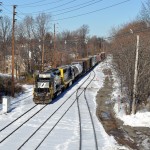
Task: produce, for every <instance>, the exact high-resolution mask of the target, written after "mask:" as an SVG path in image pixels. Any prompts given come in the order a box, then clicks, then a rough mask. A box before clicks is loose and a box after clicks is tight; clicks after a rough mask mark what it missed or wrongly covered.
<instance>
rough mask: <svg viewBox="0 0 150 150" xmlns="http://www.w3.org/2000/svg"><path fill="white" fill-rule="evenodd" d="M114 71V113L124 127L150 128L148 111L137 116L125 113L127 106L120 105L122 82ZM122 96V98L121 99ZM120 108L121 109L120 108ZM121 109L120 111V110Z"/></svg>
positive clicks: (139, 112)
mask: <svg viewBox="0 0 150 150" xmlns="http://www.w3.org/2000/svg"><path fill="white" fill-rule="evenodd" d="M108 61H109V64H111V58H109V60H108ZM112 71H113V79H114V87H113V89H114V91H113V93H112V96H111V99H112V100H115V105H114V111H115V113H116V117H117V118H119V119H120V120H122V121H123V122H124V125H129V126H132V127H148V128H150V112H149V111H147V110H144V111H138V112H137V113H136V114H135V115H134V114H131V115H126V113H125V105H124V104H123V103H119V101H120V97H122V96H123V95H122V94H121V90H120V80H119V78H118V77H117V74H116V73H115V71H114V70H113V69H112ZM119 96H120V97H119ZM119 107H120V108H119ZM118 108H119V109H118Z"/></svg>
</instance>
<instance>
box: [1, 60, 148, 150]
mask: <svg viewBox="0 0 150 150" xmlns="http://www.w3.org/2000/svg"><path fill="white" fill-rule="evenodd" d="M110 61H111V59H108V60H107V61H105V62H102V63H100V64H99V65H98V66H96V67H95V68H94V71H95V72H96V77H95V80H94V81H93V82H92V83H91V84H90V85H89V87H88V91H87V92H86V97H87V99H88V102H89V105H90V111H91V113H92V117H93V120H94V126H95V130H96V136H97V138H98V148H99V150H118V149H127V148H125V147H124V146H119V145H118V144H117V142H116V141H115V139H114V138H113V137H112V136H109V135H108V134H107V133H106V132H105V130H104V128H103V126H102V124H101V123H100V122H99V121H98V119H97V117H96V107H97V106H96V95H97V92H98V90H99V89H100V88H102V86H103V81H104V74H103V72H102V70H103V69H104V68H106V67H110V66H109V63H110ZM108 62H109V63H108ZM87 76H88V75H87ZM87 76H85V77H84V78H83V79H82V80H80V81H79V82H77V83H76V84H75V85H74V86H73V87H72V88H71V89H69V90H67V91H66V92H65V94H62V95H61V96H60V97H59V98H57V99H56V100H55V101H54V102H53V103H51V104H50V105H48V106H46V107H45V108H44V109H43V110H42V111H40V112H39V113H38V114H37V115H36V116H34V117H33V118H32V119H30V120H29V121H28V122H27V123H26V124H25V125H23V126H22V127H20V128H19V129H18V130H17V131H16V132H14V133H13V134H12V135H11V136H10V137H8V139H6V140H5V141H4V142H1V143H0V150H6V149H12V150H13V149H18V147H19V146H20V145H21V144H22V143H23V142H24V141H25V140H26V139H27V138H28V137H29V136H30V135H31V134H32V133H33V132H34V131H35V130H36V129H37V128H38V127H39V126H40V125H41V124H42V123H43V122H44V121H45V120H46V119H47V118H48V116H50V115H51V114H52V113H53V112H54V111H55V110H56V109H57V108H58V107H59V106H60V105H61V104H62V103H63V102H64V101H65V99H67V98H68V97H69V96H70V94H71V93H73V92H74V91H75V89H77V87H79V85H80V84H81V83H82V82H83V81H84V80H85V78H87ZM114 78H115V77H114ZM117 82H118V81H117ZM116 85H117V84H116ZM25 87H26V89H27V92H26V93H24V94H23V95H20V96H19V97H18V98H15V99H12V100H11V104H12V105H11V111H10V112H9V113H3V111H2V109H1V108H2V105H1V104H0V130H1V129H2V128H3V127H5V126H6V125H7V124H9V123H10V122H11V121H13V120H15V119H16V118H17V117H18V116H20V115H21V114H23V113H24V112H25V111H27V110H28V109H29V108H31V107H33V106H34V102H33V100H32V92H33V86H28V85H25ZM118 87H119V86H118ZM115 89H116V91H114V93H113V95H114V96H116V99H117V96H118V95H119V94H120V93H119V89H118V88H117V86H116V88H115ZM75 98H76V97H75V95H74V96H73V97H72V98H70V100H69V101H68V102H67V103H66V105H65V107H62V108H61V109H60V110H58V111H57V113H56V115H55V116H53V117H52V118H51V119H50V120H49V121H47V122H46V124H45V125H44V126H43V127H42V128H41V129H40V131H38V132H37V133H36V134H35V135H34V136H33V137H32V138H31V139H30V140H29V141H28V142H27V143H26V144H25V145H24V147H22V149H25V150H26V149H28V150H33V149H35V148H36V146H37V145H38V144H39V143H40V141H41V140H42V138H44V137H45V135H46V134H47V133H48V132H49V131H50V130H51V128H52V127H53V126H54V125H55V124H56V122H57V120H58V118H60V117H61V116H62V115H63V113H64V112H65V110H66V109H67V108H68V106H70V105H71V103H72V102H73V101H74V99H75ZM113 98H114V97H113ZM42 107H43V105H39V106H38V107H35V108H34V109H33V110H32V111H31V112H30V113H29V114H27V115H25V116H23V117H21V118H20V119H19V120H18V121H16V122H14V123H13V124H12V125H11V126H10V127H8V128H6V129H5V130H4V131H1V132H0V141H1V140H2V139H3V138H4V137H6V136H7V134H9V133H11V132H12V131H13V130H14V129H16V128H17V127H18V126H19V125H20V124H22V123H23V122H24V121H25V120H27V119H28V118H29V117H30V116H31V115H32V114H33V113H34V112H36V111H38V110H39V109H41V108H42ZM116 107H117V103H116V105H115V108H116ZM80 108H82V115H83V116H84V117H85V118H84V117H83V119H82V122H83V123H84V122H85V123H86V122H87V124H83V133H85V134H84V135H83V138H84V141H82V144H83V145H84V147H85V150H88V149H89V150H93V149H95V147H92V146H93V132H91V131H92V128H91V126H90V124H89V123H90V122H89V119H88V115H87V110H86V107H85V101H84V97H83V96H81V97H80ZM84 110H85V111H84ZM115 110H116V109H115ZM116 114H117V116H118V117H119V116H120V119H123V118H126V119H123V121H124V123H125V124H127V123H128V124H129V123H130V124H129V125H132V126H133V125H134V121H135V119H136V120H137V121H138V124H139V126H140V125H144V126H148V127H150V124H149V122H150V121H149V122H148V120H150V113H149V112H145V113H137V114H136V115H134V116H126V115H125V113H123V111H120V112H117V110H116ZM142 114H143V115H146V116H145V118H146V117H147V119H145V120H144V121H143V120H142V119H141V118H139V120H138V117H139V116H140V115H142ZM127 117H128V119H127ZM133 119H134V121H133ZM78 120H79V118H78V111H77V103H74V104H73V106H72V107H71V108H70V109H69V111H68V113H66V115H64V117H63V118H62V120H61V121H60V122H59V123H58V124H57V126H56V127H55V129H54V130H53V131H52V132H51V134H50V135H49V136H47V138H46V139H45V140H44V142H43V143H42V144H41V145H40V147H39V148H38V149H43V150H77V149H79V123H78ZM129 120H132V121H133V122H131V121H129ZM148 124H149V125H148ZM85 135H86V136H85Z"/></svg>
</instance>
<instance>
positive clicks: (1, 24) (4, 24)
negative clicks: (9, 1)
mask: <svg viewBox="0 0 150 150" xmlns="http://www.w3.org/2000/svg"><path fill="white" fill-rule="evenodd" d="M0 31H1V38H2V45H3V46H2V50H3V59H4V64H3V65H2V66H3V69H2V70H3V72H6V70H5V68H6V62H5V57H6V51H7V38H8V36H9V35H10V31H11V21H10V18H9V17H7V16H4V17H2V18H1V19H0Z"/></svg>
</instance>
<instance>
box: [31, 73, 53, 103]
mask: <svg viewBox="0 0 150 150" xmlns="http://www.w3.org/2000/svg"><path fill="white" fill-rule="evenodd" d="M53 95H54V75H52V74H50V73H42V74H39V75H37V76H36V78H35V87H34V95H33V101H34V102H35V103H36V104H48V103H50V102H51V100H52V98H53Z"/></svg>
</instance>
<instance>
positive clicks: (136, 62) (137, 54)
mask: <svg viewBox="0 0 150 150" xmlns="http://www.w3.org/2000/svg"><path fill="white" fill-rule="evenodd" d="M138 59H139V35H137V45H136V58H135V71H134V85H133V102H132V114H135V111H136V104H135V103H136V95H137V76H138Z"/></svg>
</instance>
